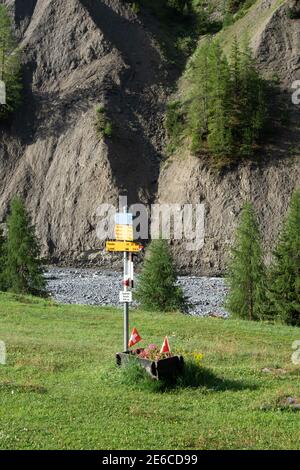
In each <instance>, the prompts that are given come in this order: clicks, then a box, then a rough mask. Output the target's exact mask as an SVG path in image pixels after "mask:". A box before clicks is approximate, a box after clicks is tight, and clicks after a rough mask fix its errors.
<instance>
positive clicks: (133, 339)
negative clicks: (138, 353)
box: [128, 328, 142, 348]
mask: <svg viewBox="0 0 300 470" xmlns="http://www.w3.org/2000/svg"><path fill="white" fill-rule="evenodd" d="M141 340H142V338H141V337H140V335H139V334H138V331H137V329H136V328H133V330H132V332H131V336H130V339H129V343H128V347H129V348H131V346H134V345H135V344H137V343H138V342H139V341H141Z"/></svg>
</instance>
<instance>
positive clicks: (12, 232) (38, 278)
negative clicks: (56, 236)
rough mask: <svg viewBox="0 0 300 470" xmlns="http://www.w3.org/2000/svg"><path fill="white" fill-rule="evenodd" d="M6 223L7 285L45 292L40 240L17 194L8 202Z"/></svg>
mask: <svg viewBox="0 0 300 470" xmlns="http://www.w3.org/2000/svg"><path fill="white" fill-rule="evenodd" d="M7 227H8V235H7V244H6V245H7V247H6V268H5V278H6V282H7V287H8V289H9V290H11V291H13V292H15V293H23V294H26V293H27V294H33V295H43V294H45V279H44V277H43V267H42V262H41V259H40V247H39V243H38V241H37V238H36V236H35V230H34V226H33V225H32V224H31V220H30V217H29V215H28V213H27V211H26V209H25V207H24V204H23V202H22V200H21V199H20V198H19V197H16V198H14V199H13V201H12V203H11V213H10V215H9V217H8V221H7Z"/></svg>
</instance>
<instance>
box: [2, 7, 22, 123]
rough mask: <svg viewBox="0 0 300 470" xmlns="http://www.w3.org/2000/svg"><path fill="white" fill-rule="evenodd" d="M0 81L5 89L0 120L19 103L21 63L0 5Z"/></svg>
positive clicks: (5, 14)
mask: <svg viewBox="0 0 300 470" xmlns="http://www.w3.org/2000/svg"><path fill="white" fill-rule="evenodd" d="M0 80H1V81H2V82H4V83H5V87H6V104H5V105H0V120H4V119H7V118H8V116H9V115H10V114H11V113H12V112H14V111H15V110H16V109H17V108H18V106H19V105H20V102H21V89H22V85H21V63H20V53H19V51H18V50H17V48H16V45H15V41H14V38H13V33H12V25H11V20H10V17H9V14H8V11H7V8H6V7H5V6H4V5H0Z"/></svg>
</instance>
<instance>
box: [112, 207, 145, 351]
mask: <svg viewBox="0 0 300 470" xmlns="http://www.w3.org/2000/svg"><path fill="white" fill-rule="evenodd" d="M115 224H116V225H115V238H116V239H115V240H109V241H107V242H106V245H105V249H106V251H108V252H119V253H120V252H121V253H123V256H124V276H123V290H122V291H121V292H120V296H119V298H120V302H121V303H123V304H124V352H126V351H128V343H129V303H130V302H132V288H133V254H134V253H135V254H136V253H140V252H141V251H142V250H143V246H142V245H141V244H140V243H137V242H134V241H133V240H134V236H133V216H132V214H129V213H128V212H127V207H124V212H123V213H121V212H120V213H117V214H116V217H115Z"/></svg>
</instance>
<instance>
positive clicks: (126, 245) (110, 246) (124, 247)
mask: <svg viewBox="0 0 300 470" xmlns="http://www.w3.org/2000/svg"><path fill="white" fill-rule="evenodd" d="M105 248H106V251H123V252H124V251H128V252H129V253H139V252H140V251H141V250H142V249H143V247H142V245H140V244H139V243H136V242H123V241H122V242H120V241H109V242H106V247H105Z"/></svg>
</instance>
